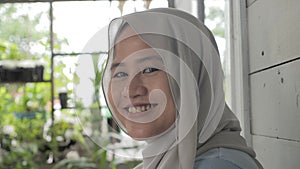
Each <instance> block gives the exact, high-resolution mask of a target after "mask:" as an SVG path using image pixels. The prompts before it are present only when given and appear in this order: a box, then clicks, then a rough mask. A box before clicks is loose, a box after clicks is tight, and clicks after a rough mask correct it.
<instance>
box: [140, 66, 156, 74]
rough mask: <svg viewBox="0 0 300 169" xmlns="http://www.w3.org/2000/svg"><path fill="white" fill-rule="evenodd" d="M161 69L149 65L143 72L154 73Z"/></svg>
mask: <svg viewBox="0 0 300 169" xmlns="http://www.w3.org/2000/svg"><path fill="white" fill-rule="evenodd" d="M158 70H159V69H156V68H153V67H148V68H146V69H144V70H143V73H152V72H155V71H158Z"/></svg>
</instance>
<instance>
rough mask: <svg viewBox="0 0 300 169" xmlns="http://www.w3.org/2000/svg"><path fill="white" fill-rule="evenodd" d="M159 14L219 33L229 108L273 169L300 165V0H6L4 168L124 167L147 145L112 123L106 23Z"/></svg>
mask: <svg viewBox="0 0 300 169" xmlns="http://www.w3.org/2000/svg"><path fill="white" fill-rule="evenodd" d="M158 7H173V8H178V9H181V10H185V11H187V12H189V13H191V14H192V15H194V16H195V17H197V18H198V19H199V20H201V21H203V22H204V23H205V25H206V26H207V27H208V28H209V29H210V30H212V32H213V34H214V35H215V38H216V41H217V44H218V47H219V52H220V57H221V62H222V66H223V70H224V75H225V80H224V90H225V95H226V102H227V103H228V104H229V106H230V107H231V108H232V109H233V111H234V112H235V113H236V115H237V117H238V118H239V119H240V121H241V126H242V128H243V132H242V135H243V136H244V137H245V138H246V140H247V143H248V145H249V146H252V147H253V148H254V149H255V151H256V152H257V156H258V159H259V160H260V161H261V162H262V164H263V165H264V167H265V168H266V169H282V168H285V169H297V168H299V165H300V163H299V162H298V158H299V157H300V125H299V121H300V76H299V72H300V62H299V59H300V48H299V47H298V46H299V45H298V41H299V39H300V34H299V32H298V30H300V17H299V16H300V12H299V11H300V10H299V7H300V1H298V0H286V1H281V0H240V1H234V0H93V1H92V0H81V1H71V0H2V1H0V169H2V168H3V169H36V168H41V169H44V168H46V169H47V168H49V169H50V168H51V169H62V168H69V169H80V168H85V169H86V168H91V169H95V168H97V169H117V168H118V169H122V168H133V167H134V166H135V165H136V164H137V163H139V162H140V160H141V148H142V147H143V146H144V143H143V142H135V141H132V140H131V139H130V138H129V137H128V136H127V135H126V134H125V133H123V132H122V131H120V129H119V128H118V127H117V126H116V124H115V123H114V122H113V120H112V117H111V114H110V112H109V110H108V109H107V107H106V105H105V100H104V98H103V94H102V89H101V78H102V71H103V63H104V62H105V59H106V57H107V50H108V49H107V48H108V47H107V45H108V41H107V25H108V24H109V22H110V21H111V20H112V19H113V18H115V17H119V16H122V15H125V14H129V13H133V12H136V11H143V10H146V9H151V8H158Z"/></svg>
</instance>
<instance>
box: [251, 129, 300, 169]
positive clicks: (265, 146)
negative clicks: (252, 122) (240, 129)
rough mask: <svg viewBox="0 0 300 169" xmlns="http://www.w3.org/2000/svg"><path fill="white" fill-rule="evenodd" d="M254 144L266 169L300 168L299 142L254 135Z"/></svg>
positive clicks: (258, 156)
mask: <svg viewBox="0 0 300 169" xmlns="http://www.w3.org/2000/svg"><path fill="white" fill-rule="evenodd" d="M253 145H254V149H255V151H256V154H257V158H258V160H259V161H260V162H261V163H262V164H263V166H264V168H265V169H298V168H299V157H300V144H299V142H293V141H287V140H281V139H274V138H268V137H262V136H255V135H254V136H253Z"/></svg>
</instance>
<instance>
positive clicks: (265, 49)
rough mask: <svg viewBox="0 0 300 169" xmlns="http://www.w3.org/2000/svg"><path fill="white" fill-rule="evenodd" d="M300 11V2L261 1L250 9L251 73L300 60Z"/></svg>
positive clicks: (291, 0)
mask: <svg viewBox="0 0 300 169" xmlns="http://www.w3.org/2000/svg"><path fill="white" fill-rule="evenodd" d="M299 7H300V1H299V0H258V1H256V2H255V3H253V4H252V5H251V6H250V7H249V8H247V15H248V31H249V36H248V37H249V55H250V72H255V71H257V70H260V69H264V68H266V67H269V66H272V65H276V64H278V63H281V62H284V61H287V60H290V59H293V58H295V57H297V56H299V53H300V47H299V40H300V33H299V30H300V10H299Z"/></svg>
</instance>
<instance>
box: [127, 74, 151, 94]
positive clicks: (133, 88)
mask: <svg viewBox="0 0 300 169" xmlns="http://www.w3.org/2000/svg"><path fill="white" fill-rule="evenodd" d="M146 94H147V88H146V86H145V84H144V83H143V80H142V79H141V77H140V76H139V75H136V76H135V77H133V78H132V79H131V80H129V82H128V83H127V85H125V86H124V89H123V91H122V96H124V97H128V98H136V97H139V96H145V95H146Z"/></svg>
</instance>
